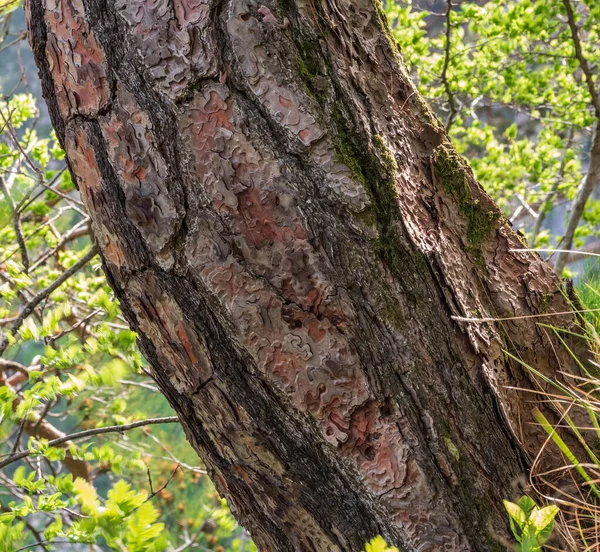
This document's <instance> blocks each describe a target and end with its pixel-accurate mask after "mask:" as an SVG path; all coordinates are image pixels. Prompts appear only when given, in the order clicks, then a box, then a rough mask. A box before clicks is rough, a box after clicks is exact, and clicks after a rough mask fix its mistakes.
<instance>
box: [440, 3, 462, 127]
mask: <svg viewBox="0 0 600 552" xmlns="http://www.w3.org/2000/svg"><path fill="white" fill-rule="evenodd" d="M446 5H447V8H446V44H445V47H444V67H443V68H442V76H441V79H442V83H443V85H444V89H445V90H446V95H447V96H448V105H449V106H450V114H449V115H448V120H447V121H446V131H450V128H451V127H452V125H453V123H454V119H455V118H456V115H457V113H458V110H457V108H456V98H455V97H454V92H452V88H451V87H450V83H449V82H448V66H449V65H450V48H451V46H452V42H451V38H452V19H451V18H452V0H446Z"/></svg>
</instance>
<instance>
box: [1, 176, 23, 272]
mask: <svg viewBox="0 0 600 552" xmlns="http://www.w3.org/2000/svg"><path fill="white" fill-rule="evenodd" d="M0 188H2V192H3V193H4V197H5V198H6V202H7V203H8V206H9V208H10V216H11V218H12V222H13V228H14V230H15V235H16V238H17V244H18V246H19V251H20V252H21V263H22V264H23V267H24V268H25V272H26V273H27V272H29V254H28V253H27V244H26V243H25V237H24V236H23V228H21V215H20V213H19V211H18V210H17V209H16V206H15V201H14V200H13V198H12V195H11V194H10V191H9V190H8V187H7V186H6V182H5V181H4V178H3V177H2V175H0Z"/></svg>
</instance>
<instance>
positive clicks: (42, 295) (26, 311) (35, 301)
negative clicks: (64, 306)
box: [0, 244, 98, 355]
mask: <svg viewBox="0 0 600 552" xmlns="http://www.w3.org/2000/svg"><path fill="white" fill-rule="evenodd" d="M97 253H98V246H97V245H95V244H94V245H93V246H92V247H91V248H90V250H89V251H88V252H87V253H86V254H85V255H84V256H83V257H82V258H81V259H79V261H77V262H76V263H75V264H74V265H73V266H72V267H71V268H69V269H67V270H65V271H64V272H63V273H62V274H61V275H60V276H59V277H58V278H57V279H56V280H54V282H52V283H51V284H50V285H49V286H48V287H47V288H45V289H43V290H42V291H40V292H39V293H38V294H37V295H36V296H35V297H33V298H32V299H31V301H29V302H28V303H27V304H26V305H25V306H24V307H23V310H22V311H21V312H20V314H19V316H18V317H17V319H16V320H15V321H14V322H13V324H12V326H11V327H10V329H9V330H8V333H10V334H11V335H15V333H16V332H17V331H18V329H19V328H20V327H21V325H22V324H23V322H24V321H25V319H26V318H27V317H28V316H29V315H30V314H31V313H32V312H33V311H34V309H35V308H36V307H37V306H38V305H39V304H40V303H41V302H42V301H44V300H45V299H47V298H48V297H49V296H50V294H51V293H52V292H53V291H54V290H56V289H57V288H59V287H60V286H61V285H62V284H63V283H64V282H66V281H67V280H68V279H69V278H70V277H71V276H73V274H75V273H77V272H78V271H79V270H81V269H82V268H83V267H84V266H85V265H86V264H87V263H89V262H90V261H91V260H92V259H93V258H94V257H95V255H96V254H97ZM8 343H9V341H8V337H7V336H6V335H4V336H3V338H2V341H1V342H0V355H2V354H4V351H6V349H7V348H8Z"/></svg>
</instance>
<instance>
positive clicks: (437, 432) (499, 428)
mask: <svg viewBox="0 0 600 552" xmlns="http://www.w3.org/2000/svg"><path fill="white" fill-rule="evenodd" d="M261 1H262V3H259V2H258V1H256V0H173V1H172V2H167V1H166V0H29V2H28V5H27V11H28V21H29V27H30V39H31V42H32V45H33V49H34V52H35V56H36V61H37V64H38V66H39V69H40V74H41V77H42V82H43V86H44V95H45V98H46V101H47V103H48V106H49V109H50V112H51V116H52V119H53V124H54V126H55V128H56V131H57V134H58V137H59V139H60V141H61V143H62V144H63V146H64V147H65V149H66V151H67V156H68V161H69V166H70V169H71V172H72V175H73V177H74V180H75V181H76V182H77V185H78V187H79V190H80V191H81V194H82V197H83V199H84V201H85V203H86V205H87V208H88V209H89V212H90V215H91V217H92V220H93V228H94V232H95V236H96V240H97V241H98V244H99V246H100V248H101V251H102V257H103V260H104V263H105V270H106V274H107V276H108V278H109V281H110V284H111V286H112V287H113V289H114V291H115V294H116V296H117V297H118V299H119V301H120V303H121V306H122V308H123V311H124V313H125V315H126V316H127V318H128V320H129V321H130V323H131V326H132V328H133V329H135V330H136V331H137V332H139V342H140V346H141V348H142V350H143V352H144V354H145V356H146V358H147V359H148V360H149V362H150V364H151V366H152V376H153V378H154V379H155V380H156V382H157V383H158V385H159V386H160V388H161V390H162V392H163V393H164V394H165V395H166V397H167V398H168V399H169V401H170V402H171V404H172V405H173V407H174V408H175V410H176V411H177V413H178V414H179V416H180V418H181V422H182V424H183V427H184V428H185V431H186V434H187V437H188V439H189V441H190V443H191V444H192V446H193V447H194V448H195V450H196V451H198V454H199V455H200V457H201V458H202V460H203V461H204V462H205V464H206V466H207V468H208V469H209V472H210V474H211V477H212V479H213V480H214V482H215V484H216V485H217V488H218V490H219V492H221V493H222V494H223V495H224V496H225V497H227V499H228V501H229V504H230V506H231V508H232V510H233V512H234V514H235V516H236V517H237V518H238V520H239V521H240V522H241V523H242V524H243V525H244V526H245V527H246V528H247V529H248V530H249V531H250V532H251V534H252V536H253V538H254V540H255V542H256V543H257V545H258V547H259V548H260V549H261V550H277V551H279V550H282V551H284V550H301V551H311V550H315V551H326V550H343V551H352V552H356V551H359V550H362V548H363V546H364V543H365V542H366V541H368V540H369V539H371V538H372V537H373V536H375V535H377V534H381V535H383V536H384V537H385V538H386V539H387V541H388V543H389V544H394V545H396V546H398V548H400V550H402V551H408V550H423V551H425V550H427V551H429V550H457V551H464V550H495V549H502V548H503V547H502V546H501V545H499V544H498V541H499V540H500V541H502V539H503V538H506V537H507V533H508V528H507V525H506V519H505V515H504V513H503V511H502V510H503V509H502V503H501V499H502V498H510V497H511V496H514V493H515V492H516V488H515V485H516V484H517V483H518V482H519V478H522V477H523V475H524V473H525V472H526V468H527V458H528V456H529V457H530V456H531V455H532V454H535V453H536V452H537V451H538V449H539V447H540V445H541V443H542V441H543V439H544V435H543V432H542V431H541V430H540V429H539V428H538V427H536V426H535V425H532V424H530V423H529V422H530V421H531V415H530V413H529V411H530V404H529V403H528V401H529V400H531V398H532V395H531V394H519V393H517V392H516V391H514V390H513V389H508V388H507V386H513V387H515V386H517V387H526V388H527V387H532V383H531V381H530V376H529V375H528V374H527V373H526V371H524V370H523V369H522V368H521V366H520V365H519V364H518V363H512V362H510V361H509V357H508V356H507V355H506V354H505V351H509V352H510V353H511V354H513V355H515V356H517V357H520V358H521V359H522V360H523V361H525V362H527V363H529V364H530V365H532V366H534V367H535V368H536V369H537V370H539V371H540V372H542V373H544V374H546V375H549V376H552V375H553V374H554V373H555V371H556V370H557V368H558V366H559V363H562V366H563V368H564V367H565V365H566V356H563V357H561V354H562V353H560V352H556V351H553V349H552V347H550V346H549V337H548V335H547V334H546V333H545V332H544V331H543V329H540V328H539V327H538V326H536V324H535V319H531V318H525V319H517V320H508V321H504V322H502V323H494V322H486V323H482V322H474V321H469V320H464V318H481V317H484V318H491V317H493V318H496V317H501V318H506V317H520V316H527V315H532V314H540V313H548V312H561V311H569V305H568V303H567V301H566V300H565V299H564V296H563V294H562V291H561V283H560V281H559V280H558V279H557V278H556V277H555V275H554V274H553V273H552V271H551V270H550V269H549V268H548V267H547V265H546V264H544V263H543V262H542V261H541V260H540V259H539V257H537V256H536V255H533V254H531V253H527V252H519V251H514V250H515V249H519V248H522V247H523V245H522V243H521V239H520V238H519V237H518V236H517V235H516V234H515V233H514V232H513V231H512V230H511V228H510V225H509V223H508V222H507V221H506V219H505V218H504V217H503V216H502V215H501V213H500V212H499V210H498V208H497V207H496V206H495V205H494V203H493V202H492V200H491V199H490V198H489V197H488V196H487V195H486V194H485V193H484V192H483V191H482V189H481V187H480V186H479V184H478V183H477V182H476V181H475V179H474V177H473V175H472V172H471V170H470V169H469V168H468V166H467V165H466V164H465V162H464V161H463V160H462V159H461V158H460V157H459V156H458V155H457V154H456V152H455V150H454V149H453V147H452V145H451V144H450V143H449V141H448V138H447V136H446V135H445V133H444V130H443V128H442V127H441V125H440V124H439V122H438V121H437V119H436V118H435V117H434V116H433V115H432V113H431V112H430V110H429V108H428V107H427V105H426V104H425V103H424V101H423V99H422V98H421V97H420V96H419V94H418V93H417V92H416V90H415V88H414V86H413V84H412V83H411V82H410V80H409V78H408V76H407V74H406V71H405V68H404V66H403V64H402V61H401V59H400V57H399V54H398V52H397V51H396V46H395V45H394V43H393V42H392V41H390V38H389V32H388V30H387V27H386V23H385V15H384V14H383V13H382V9H381V6H380V5H379V4H378V2H377V0H278V3H277V4H276V3H275V1H274V0H261ZM552 322H553V323H555V324H561V325H563V326H569V325H571V324H574V323H575V320H574V317H573V316H572V315H570V314H569V315H564V316H558V317H553V318H552ZM517 436H518V438H517ZM519 440H521V441H522V442H523V443H524V446H523V447H521V446H520V444H519Z"/></svg>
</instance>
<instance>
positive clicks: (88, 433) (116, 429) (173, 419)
mask: <svg viewBox="0 0 600 552" xmlns="http://www.w3.org/2000/svg"><path fill="white" fill-rule="evenodd" d="M177 422H179V418H178V417H177V416H167V417H164V418H149V419H147V420H139V421H137V422H132V423H130V424H124V425H116V426H106V427H97V428H94V429H87V430H85V431H79V432H78V433H72V434H71V435H65V436H64V437H59V438H58V439H53V440H52V441H48V446H49V447H56V446H59V445H62V444H64V443H67V442H69V441H77V440H79V439H85V438H86V437H92V436H94V435H102V434H104V433H123V432H124V431H129V430H130V429H135V428H136V427H142V426H147V425H153V424H173V423H177ZM31 454H32V452H31V451H29V450H25V451H23V452H19V453H17V454H11V455H10V456H9V457H8V458H6V459H5V460H2V461H1V462H0V469H2V468H4V467H6V466H8V465H9V464H12V463H14V462H17V461H19V460H22V459H23V458H27V457H28V456H31Z"/></svg>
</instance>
